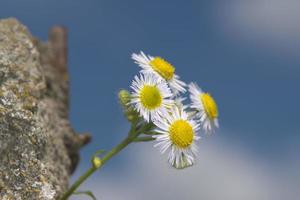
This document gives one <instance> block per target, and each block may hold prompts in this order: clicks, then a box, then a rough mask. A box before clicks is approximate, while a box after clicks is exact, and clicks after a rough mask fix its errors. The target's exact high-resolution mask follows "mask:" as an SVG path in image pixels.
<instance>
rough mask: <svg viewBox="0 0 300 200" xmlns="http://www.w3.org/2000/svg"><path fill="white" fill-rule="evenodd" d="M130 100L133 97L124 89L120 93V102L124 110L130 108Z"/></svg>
mask: <svg viewBox="0 0 300 200" xmlns="http://www.w3.org/2000/svg"><path fill="white" fill-rule="evenodd" d="M130 98H131V95H130V93H129V92H128V91H127V90H124V89H122V90H120V92H119V101H120V104H121V105H122V106H123V107H124V108H127V107H128V103H129V102H130Z"/></svg>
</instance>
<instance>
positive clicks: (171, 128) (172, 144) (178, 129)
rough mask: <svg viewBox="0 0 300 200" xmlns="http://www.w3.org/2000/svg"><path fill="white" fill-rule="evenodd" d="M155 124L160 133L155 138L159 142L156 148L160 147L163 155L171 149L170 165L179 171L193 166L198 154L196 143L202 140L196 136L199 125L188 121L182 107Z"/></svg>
mask: <svg viewBox="0 0 300 200" xmlns="http://www.w3.org/2000/svg"><path fill="white" fill-rule="evenodd" d="M154 124H155V125H156V126H157V129H156V130H155V131H156V132H157V133H159V134H158V135H154V136H153V137H154V138H155V139H156V141H157V144H155V147H157V146H158V147H160V148H161V152H162V153H164V152H165V151H166V150H167V149H170V151H169V156H168V160H169V163H170V164H171V165H172V166H174V167H175V168H178V169H182V168H185V167H189V166H191V165H193V164H194V162H195V156H196V154H197V147H196V144H195V141H196V140H198V139H199V138H200V137H199V136H197V135H196V132H197V131H198V129H199V125H198V124H196V122H195V121H193V120H190V119H188V115H187V114H186V112H185V111H184V110H183V109H182V107H177V106H173V108H172V111H171V112H168V113H167V114H166V115H165V116H164V118H162V119H160V120H155V121H154Z"/></svg>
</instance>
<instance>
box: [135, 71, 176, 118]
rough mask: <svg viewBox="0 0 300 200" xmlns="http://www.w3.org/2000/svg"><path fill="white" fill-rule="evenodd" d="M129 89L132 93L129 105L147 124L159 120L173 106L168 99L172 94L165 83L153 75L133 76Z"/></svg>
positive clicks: (172, 102)
mask: <svg viewBox="0 0 300 200" xmlns="http://www.w3.org/2000/svg"><path fill="white" fill-rule="evenodd" d="M131 88H132V89H133V91H134V92H133V93H132V95H131V101H130V104H132V105H133V107H134V108H135V109H136V110H137V111H138V112H139V114H140V116H142V117H143V118H144V119H145V121H147V122H149V121H150V119H151V120H152V121H153V120H154V119H158V118H160V116H162V115H164V114H165V113H166V112H167V111H168V109H170V108H171V106H172V105H173V104H174V101H173V100H171V99H169V98H170V97H171V96H172V93H171V90H170V88H169V87H168V85H167V83H166V82H165V81H164V80H161V79H158V78H157V77H156V76H155V75H154V74H144V75H143V74H140V77H138V76H135V77H134V80H133V81H132V85H131Z"/></svg>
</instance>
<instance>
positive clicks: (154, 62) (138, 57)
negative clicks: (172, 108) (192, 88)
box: [132, 51, 186, 95]
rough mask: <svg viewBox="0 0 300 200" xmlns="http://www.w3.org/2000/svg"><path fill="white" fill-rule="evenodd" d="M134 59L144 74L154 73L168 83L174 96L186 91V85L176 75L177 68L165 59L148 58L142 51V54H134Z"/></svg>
mask: <svg viewBox="0 0 300 200" xmlns="http://www.w3.org/2000/svg"><path fill="white" fill-rule="evenodd" d="M132 59H133V60H134V61H135V63H136V64H138V65H139V66H140V67H141V68H142V70H141V72H142V73H144V74H146V73H154V74H155V75H156V76H158V77H160V78H162V79H164V80H165V81H167V82H168V84H169V85H170V88H171V90H172V91H173V93H174V95H177V94H178V93H179V92H185V91H186V89H185V88H184V87H185V86H186V84H185V83H184V82H183V81H181V80H179V76H178V75H176V74H175V67H174V66H173V65H171V64H170V63H169V62H167V61H166V60H164V59H163V58H161V57H152V56H149V55H148V56H146V55H145V54H144V53H143V52H142V51H141V52H140V54H135V53H133V54H132Z"/></svg>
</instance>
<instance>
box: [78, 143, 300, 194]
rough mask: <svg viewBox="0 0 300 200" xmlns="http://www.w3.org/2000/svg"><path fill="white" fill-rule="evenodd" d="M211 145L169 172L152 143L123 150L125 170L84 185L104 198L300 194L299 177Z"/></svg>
mask: <svg viewBox="0 0 300 200" xmlns="http://www.w3.org/2000/svg"><path fill="white" fill-rule="evenodd" d="M214 139H216V138H214ZM211 141H213V140H206V141H205V143H206V144H203V145H201V147H200V156H199V158H198V163H197V165H195V166H193V167H191V168H189V169H186V170H174V169H172V168H170V167H169V165H168V164H167V163H166V157H165V156H162V155H160V153H159V151H158V149H154V148H153V147H152V145H151V144H146V145H144V144H143V145H141V144H140V145H134V146H132V147H131V148H130V151H129V152H128V151H127V152H125V153H126V156H128V159H127V160H129V161H130V162H128V163H127V166H126V167H125V168H124V167H119V168H118V170H113V171H110V172H108V171H106V170H107V169H105V171H106V172H105V173H98V174H96V176H94V177H93V178H92V179H91V180H89V182H88V183H87V184H86V185H85V187H86V188H89V189H91V190H92V191H93V192H94V193H95V195H96V196H97V197H98V198H99V199H103V200H140V199H143V200H153V199H164V200H169V199H170V200H174V199H184V200H185V199H186V200H199V199H205V200H215V199H222V200H241V199H242V200H248V199H249V200H253V199H255V200H267V199H272V200H277V199H278V200H279V199H288V198H287V197H289V198H291V199H296V198H297V197H298V196H299V195H300V193H299V192H298V189H297V185H298V184H297V183H299V181H300V180H299V179H298V180H297V179H294V181H292V180H291V177H290V176H289V175H287V174H284V173H278V172H277V171H276V170H275V171H274V169H276V167H275V168H273V167H272V166H267V167H266V165H265V163H264V162H263V161H261V160H259V159H257V158H255V157H253V156H251V155H250V154H248V153H246V152H245V150H244V149H243V148H242V147H237V146H236V147H234V146H232V144H228V143H226V142H215V143H210V142H211ZM129 156H130V157H129ZM124 165H125V164H124ZM282 169H283V171H284V170H287V169H288V168H287V167H284V168H282ZM107 172H108V173H107ZM74 199H86V197H83V198H74Z"/></svg>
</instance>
